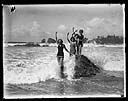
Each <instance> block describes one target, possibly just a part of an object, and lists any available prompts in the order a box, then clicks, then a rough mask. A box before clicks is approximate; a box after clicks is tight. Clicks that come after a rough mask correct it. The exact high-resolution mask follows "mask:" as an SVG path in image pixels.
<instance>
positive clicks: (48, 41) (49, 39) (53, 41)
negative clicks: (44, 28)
mask: <svg viewBox="0 0 128 101" xmlns="http://www.w3.org/2000/svg"><path fill="white" fill-rule="evenodd" d="M47 43H56V40H54V39H52V38H48V40H47Z"/></svg>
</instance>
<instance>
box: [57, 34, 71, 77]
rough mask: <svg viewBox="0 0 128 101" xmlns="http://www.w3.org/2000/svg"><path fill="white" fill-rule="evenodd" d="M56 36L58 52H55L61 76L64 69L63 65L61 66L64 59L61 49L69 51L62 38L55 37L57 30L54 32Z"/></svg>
mask: <svg viewBox="0 0 128 101" xmlns="http://www.w3.org/2000/svg"><path fill="white" fill-rule="evenodd" d="M55 37H56V42H57V44H58V52H57V61H58V64H59V66H60V67H61V77H62V78H63V77H64V74H63V71H64V66H63V61H64V52H63V49H65V50H66V51H67V52H68V53H70V52H69V51H68V50H67V48H66V46H65V45H64V44H63V40H62V39H57V32H56V34H55Z"/></svg>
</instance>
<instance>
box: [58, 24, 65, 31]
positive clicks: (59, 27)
mask: <svg viewBox="0 0 128 101" xmlns="http://www.w3.org/2000/svg"><path fill="white" fill-rule="evenodd" d="M58 30H60V31H64V30H66V26H65V25H59V26H58Z"/></svg>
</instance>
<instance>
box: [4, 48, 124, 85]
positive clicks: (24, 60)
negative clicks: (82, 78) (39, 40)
mask: <svg viewBox="0 0 128 101" xmlns="http://www.w3.org/2000/svg"><path fill="white" fill-rule="evenodd" d="M66 47H67V48H68V49H69V45H66ZM7 49H8V50H7ZM7 49H6V53H5V59H4V83H15V84H21V83H36V82H39V81H45V80H47V79H50V78H54V79H57V80H60V79H61V78H60V68H59V66H58V63H57V59H56V47H49V48H42V47H40V48H37V47H36V48H27V47H26V48H23V49H22V48H17V49H16V47H14V48H12V49H10V48H7ZM115 50H117V49H115ZM82 53H83V54H84V55H85V56H87V57H88V58H89V59H90V60H91V61H92V62H94V63H95V64H96V65H98V66H100V67H102V68H103V69H104V70H110V71H113V70H114V71H122V70H123V69H124V63H123V58H122V57H123V56H122V52H120V51H119V52H118V51H117V52H113V48H112V49H111V50H110V49H109V50H108V48H105V47H83V51H82ZM64 54H65V57H64V67H65V71H64V73H65V74H66V75H67V79H68V80H72V77H73V74H74V66H75V57H74V56H73V57H69V54H68V53H67V52H65V51H64ZM117 63H118V64H119V65H116V64H117ZM111 64H113V65H111Z"/></svg>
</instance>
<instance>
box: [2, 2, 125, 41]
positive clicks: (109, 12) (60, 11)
mask: <svg viewBox="0 0 128 101" xmlns="http://www.w3.org/2000/svg"><path fill="white" fill-rule="evenodd" d="M15 7H16V10H15V12H14V13H10V6H8V5H4V7H3V19H4V20H3V24H4V37H5V41H37V42H39V41H41V39H43V38H48V37H51V38H54V36H55V32H56V31H57V32H58V38H62V39H64V41H66V34H67V32H70V33H71V32H72V27H75V28H77V29H80V28H82V29H84V35H85V36H86V37H87V38H89V39H92V38H94V37H96V36H97V35H105V36H106V35H108V34H110V35H111V34H115V35H123V7H122V6H121V5H119V4H114V5H113V4H111V5H108V4H106V5H105V4H104V5H101V4H100V5H98V4H95V5H90V4H89V5H83V4H82V5H57V4H56V5H15Z"/></svg>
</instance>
